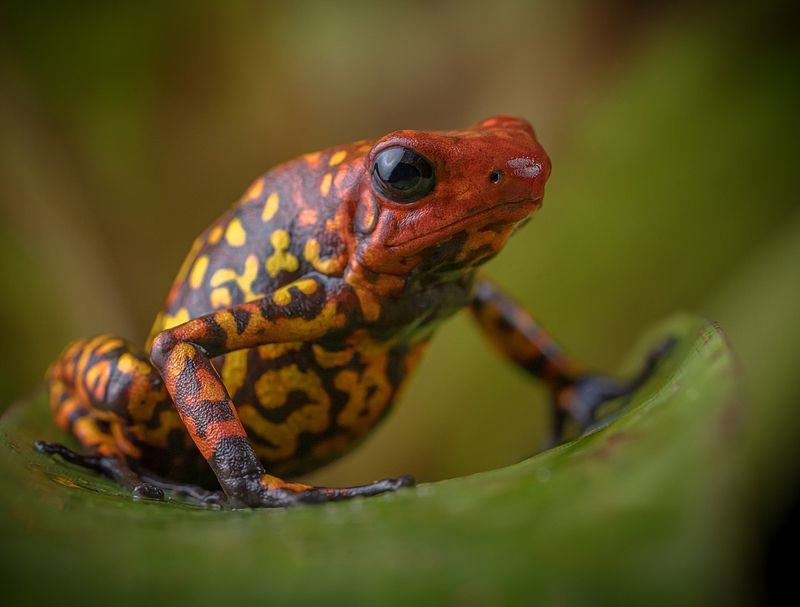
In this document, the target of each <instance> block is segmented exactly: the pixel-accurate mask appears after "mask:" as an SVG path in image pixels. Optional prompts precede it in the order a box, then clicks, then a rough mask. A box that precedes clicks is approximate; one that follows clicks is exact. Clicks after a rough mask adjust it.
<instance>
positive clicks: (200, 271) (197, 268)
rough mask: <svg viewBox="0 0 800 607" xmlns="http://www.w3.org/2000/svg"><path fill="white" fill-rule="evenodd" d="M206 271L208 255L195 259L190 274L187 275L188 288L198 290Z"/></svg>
mask: <svg viewBox="0 0 800 607" xmlns="http://www.w3.org/2000/svg"><path fill="white" fill-rule="evenodd" d="M207 269H208V255H201V256H200V257H198V258H197V261H195V262H194V267H192V272H191V274H189V286H191V287H192V288H193V289H198V288H199V287H200V285H202V284H203V279H204V278H205V276H206V270H207Z"/></svg>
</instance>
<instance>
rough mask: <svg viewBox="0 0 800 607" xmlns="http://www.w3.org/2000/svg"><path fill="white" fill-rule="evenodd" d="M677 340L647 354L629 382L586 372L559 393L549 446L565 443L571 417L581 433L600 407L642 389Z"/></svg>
mask: <svg viewBox="0 0 800 607" xmlns="http://www.w3.org/2000/svg"><path fill="white" fill-rule="evenodd" d="M676 343H677V340H676V339H675V338H674V337H669V338H668V339H666V340H664V341H663V342H662V343H661V344H659V345H658V346H657V347H656V348H654V349H653V350H652V351H651V352H650V353H649V354H648V355H647V357H646V358H645V361H644V364H643V365H642V368H641V369H640V370H639V373H637V374H636V376H634V377H633V378H632V379H630V380H628V381H620V380H618V379H614V378H611V377H606V376H603V375H584V376H582V377H580V378H579V379H577V380H576V381H575V382H573V383H571V384H568V385H567V386H565V387H564V388H562V389H561V390H560V391H559V392H557V393H556V395H555V407H554V409H555V414H554V416H553V429H552V435H551V436H550V440H549V442H548V446H551V447H552V446H555V445H558V444H559V443H560V442H561V439H562V435H563V431H564V425H565V423H566V421H567V419H572V420H573V421H574V422H575V425H576V426H577V429H578V433H579V434H583V433H585V432H587V431H588V430H590V429H592V428H593V427H594V425H595V422H596V419H597V411H598V409H600V407H602V406H603V405H604V404H606V403H607V402H609V401H612V400H615V399H618V398H623V397H625V398H628V397H630V396H631V395H632V394H633V393H634V392H636V390H638V389H639V388H641V387H642V386H643V385H644V384H645V383H646V382H647V381H648V380H649V379H650V378H651V377H652V375H653V373H654V372H655V370H656V368H657V367H658V365H659V363H660V362H661V361H662V360H664V359H665V358H666V357H667V356H668V355H669V354H670V352H672V350H673V349H674V347H675V344H676Z"/></svg>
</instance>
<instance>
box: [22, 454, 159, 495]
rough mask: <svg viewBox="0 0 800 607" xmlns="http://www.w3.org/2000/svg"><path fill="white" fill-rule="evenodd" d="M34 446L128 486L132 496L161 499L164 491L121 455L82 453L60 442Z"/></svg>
mask: <svg viewBox="0 0 800 607" xmlns="http://www.w3.org/2000/svg"><path fill="white" fill-rule="evenodd" d="M34 447H36V450H37V451H39V452H40V453H45V454H47V455H59V456H60V457H61V459H63V460H64V461H66V462H69V463H70V464H75V465H76V466H82V467H84V468H88V469H90V470H94V471H95V472H99V473H100V474H104V475H105V476H108V477H111V478H113V479H114V480H115V481H117V482H118V483H119V484H121V485H123V486H124V487H128V488H129V489H130V490H131V492H132V493H133V497H138V498H144V499H151V500H163V499H164V492H163V491H162V490H161V489H160V488H159V487H157V486H156V485H154V484H152V483H148V482H145V481H144V480H143V479H142V478H141V477H140V476H139V475H138V474H136V472H134V471H133V470H131V468H130V466H129V465H128V463H127V462H126V461H125V460H124V459H123V458H121V457H117V456H113V455H82V454H80V453H75V452H74V451H73V450H72V449H69V448H67V447H65V446H64V445H62V444H60V443H48V442H45V441H36V442H35V443H34Z"/></svg>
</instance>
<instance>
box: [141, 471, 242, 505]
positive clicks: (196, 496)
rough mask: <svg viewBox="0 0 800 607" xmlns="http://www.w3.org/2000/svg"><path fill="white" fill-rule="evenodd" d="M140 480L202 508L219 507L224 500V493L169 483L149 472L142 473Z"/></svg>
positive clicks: (197, 486) (169, 481) (185, 484)
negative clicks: (194, 502) (201, 505)
mask: <svg viewBox="0 0 800 607" xmlns="http://www.w3.org/2000/svg"><path fill="white" fill-rule="evenodd" d="M141 478H142V480H144V481H145V482H147V484H149V485H153V486H154V487H158V488H159V489H163V490H164V491H171V492H173V493H175V494H176V495H178V496H181V497H188V498H189V499H190V500H192V501H197V502H200V503H201V504H203V505H204V506H212V507H220V506H222V504H224V503H225V500H226V497H225V493H223V492H222V491H219V490H217V491H213V490H211V489H206V488H204V487H200V486H199V485H191V484H188V483H180V482H177V481H171V480H169V479H166V478H162V477H160V476H156V475H155V474H152V473H151V472H142V473H141Z"/></svg>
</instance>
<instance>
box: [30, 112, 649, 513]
mask: <svg viewBox="0 0 800 607" xmlns="http://www.w3.org/2000/svg"><path fill="white" fill-rule="evenodd" d="M549 175H550V160H549V159H548V157H547V155H546V153H545V152H544V150H543V149H542V147H541V145H540V144H539V143H538V141H537V139H536V136H535V134H534V130H533V128H532V127H531V125H530V124H529V123H528V122H526V121H525V120H522V119H519V118H514V117H510V116H502V115H501V116H495V117H492V118H489V119H487V120H484V121H482V122H480V123H478V124H475V125H473V126H470V127H469V128H467V129H464V130H457V131H446V132H423V131H413V130H402V131H396V132H393V133H390V134H388V135H386V136H384V137H382V138H380V139H377V140H373V141H367V140H363V141H357V142H355V143H352V144H350V145H342V146H336V147H333V148H330V149H328V150H325V151H322V152H315V153H310V154H305V155H304V156H301V157H299V158H297V159H295V160H292V161H289V162H286V163H285V164H282V165H280V166H278V167H276V168H273V169H272V170H270V171H268V172H267V173H265V174H264V175H262V176H261V177H259V178H258V179H256V181H255V182H253V184H252V185H250V187H249V188H248V189H247V191H246V192H245V193H244V195H243V196H242V197H241V199H240V200H239V201H238V202H236V203H235V204H234V205H233V206H232V208H230V209H229V210H227V211H226V212H225V213H224V214H223V215H222V216H221V217H220V218H219V219H217V220H216V221H214V222H213V223H212V224H211V225H210V226H209V227H208V228H207V229H206V230H205V231H204V232H203V233H202V234H201V235H200V236H199V237H198V238H197V239H196V240H195V241H194V244H193V245H192V247H191V250H190V251H189V254H188V256H187V258H186V260H185V262H184V263H183V265H182V267H181V269H180V271H179V272H178V275H177V277H176V278H175V280H174V283H173V284H172V287H171V290H170V291H169V295H168V297H167V301H166V305H165V306H164V308H163V310H162V311H161V312H160V313H159V314H158V316H157V318H156V320H155V323H154V325H153V328H152V331H151V334H150V338H149V339H148V341H147V343H146V345H145V346H144V348H139V347H137V346H135V345H134V344H132V343H130V342H128V341H126V340H124V339H121V338H119V337H116V336H113V335H101V336H99V337H94V338H92V339H82V340H79V341H76V342H74V343H72V344H71V345H69V346H68V347H67V348H66V349H65V351H64V352H63V353H62V354H61V356H60V358H58V360H57V361H56V362H55V363H53V365H52V366H51V367H50V369H49V371H48V376H47V377H48V382H49V390H50V404H51V409H52V413H53V416H54V418H55V421H56V423H57V424H58V426H59V427H60V428H62V429H63V430H65V431H68V432H70V433H71V434H72V435H74V436H75V438H77V440H78V441H79V442H80V443H81V444H82V445H83V446H84V447H85V448H86V450H87V451H88V452H89V453H88V454H79V453H76V452H74V451H71V450H69V449H67V448H66V447H64V446H63V445H60V444H58V443H46V442H43V441H39V442H37V443H36V447H37V448H38V449H39V451H41V452H44V453H48V454H58V455H60V456H61V457H62V458H63V459H65V460H67V461H69V462H72V463H74V464H79V465H82V466H86V467H89V468H92V469H95V470H97V471H99V472H101V473H103V474H106V475H108V476H110V477H112V478H114V479H116V480H117V481H118V482H120V483H122V484H123V485H124V486H126V487H128V488H129V489H130V490H131V491H132V493H133V495H134V496H138V497H145V498H153V499H163V498H164V495H165V490H167V491H174V492H177V493H178V494H182V495H186V496H191V497H192V498H196V499H199V500H202V501H203V502H204V503H208V504H217V505H218V506H220V507H229V508H242V507H253V508H258V507H282V506H289V505H293V504H298V503H316V502H327V501H332V500H342V499H349V498H353V497H356V496H369V495H375V494H379V493H384V492H387V491H394V490H397V489H399V488H401V487H407V486H411V485H413V484H414V480H413V479H412V478H411V477H409V476H405V477H400V478H394V479H385V480H380V481H376V482H373V483H369V484H366V485H361V486H357V487H343V488H328V487H315V486H309V485H305V484H301V483H296V482H289V481H287V480H283V479H284V478H290V477H292V476H294V475H297V474H301V473H304V472H308V471H310V470H313V469H315V468H318V467H319V466H322V465H324V464H326V463H327V462H330V461H331V460H333V459H335V458H338V457H340V456H341V455H343V454H344V453H347V452H348V451H350V450H351V449H352V448H353V447H354V446H356V445H357V444H358V443H359V442H360V441H361V440H362V439H363V438H364V437H365V435H366V434H367V433H368V432H369V431H370V430H372V429H373V428H374V427H375V426H376V425H377V424H378V422H380V421H381V419H383V418H384V416H385V415H386V413H387V412H388V411H389V409H390V407H391V405H392V403H393V402H394V401H395V400H396V398H397V395H398V394H399V392H400V391H401V389H402V386H403V384H404V383H405V381H406V380H407V379H408V377H409V375H410V374H411V372H412V371H413V370H414V368H415V367H416V365H417V362H418V361H419V359H420V356H421V355H422V353H423V351H424V349H425V347H426V345H427V344H428V342H429V340H430V339H431V336H432V334H433V333H434V331H435V330H436V328H437V327H438V326H439V324H440V323H441V322H442V321H443V320H445V319H446V318H448V317H450V316H452V315H453V314H454V313H455V312H458V311H459V310H461V309H462V308H468V309H470V310H471V312H472V314H473V315H474V318H475V320H476V321H477V323H478V324H479V325H480V327H481V328H482V329H483V330H484V331H485V332H486V333H487V335H488V336H489V338H490V340H491V341H492V342H494V344H495V345H496V346H497V347H498V348H499V350H500V351H501V352H503V353H505V355H506V356H508V357H509V358H510V359H511V360H512V361H514V362H515V363H516V364H517V365H519V366H520V367H521V368H522V369H524V370H525V371H527V372H528V373H529V374H531V375H534V376H537V377H539V378H541V379H542V380H543V381H544V382H545V383H546V384H547V385H548V386H549V388H550V389H551V391H552V394H553V402H554V408H553V410H554V413H553V429H552V436H553V437H555V438H558V437H560V436H561V435H562V427H563V425H564V423H565V420H567V419H569V418H571V419H573V420H574V422H575V423H576V424H577V426H578V428H579V429H581V430H585V429H586V428H587V427H588V426H589V425H590V424H591V423H593V420H594V418H595V412H596V411H597V409H598V407H599V406H600V405H602V404H603V403H604V402H606V401H608V400H610V399H614V398H617V397H620V396H623V395H627V394H630V393H631V392H632V391H633V390H635V389H636V388H637V387H638V386H640V385H641V384H642V383H643V382H644V381H645V380H646V379H647V378H648V377H649V376H650V374H651V373H652V371H653V369H654V368H655V365H656V364H657V362H658V360H659V359H660V358H661V357H663V355H664V353H665V348H660V349H657V350H656V351H654V352H653V353H651V355H650V356H649V357H648V358H647V360H646V361H645V364H644V365H643V368H642V369H641V371H640V372H639V373H638V375H637V376H636V377H634V378H633V379H630V380H628V381H622V380H616V379H613V378H610V377H606V376H603V375H597V374H590V373H587V372H586V371H584V370H583V368H582V367H581V366H580V365H578V364H577V363H576V362H575V361H574V360H573V359H572V358H571V357H569V356H567V355H566V354H565V353H564V352H563V351H562V350H561V348H559V347H558V346H557V345H556V344H555V342H554V341H553V340H552V339H551V338H550V337H549V336H548V335H547V334H546V333H545V332H544V330H543V329H542V328H541V327H540V326H539V325H538V324H537V323H536V321H534V319H533V318H532V317H531V315H529V314H528V313H527V312H526V311H525V310H524V309H523V308H521V307H520V306H518V305H517V304H516V303H514V301H513V300H512V299H511V298H509V297H508V296H507V295H505V294H504V293H503V292H502V291H501V290H500V289H499V288H498V287H497V286H496V285H495V284H494V283H492V282H491V281H490V280H489V279H488V278H486V277H484V276H482V275H480V273H479V272H478V268H479V266H480V265H481V264H483V263H484V262H485V261H487V260H489V259H490V258H492V257H494V256H495V255H496V254H497V253H498V252H499V251H500V249H502V247H503V245H504V244H505V243H506V241H507V240H508V238H509V237H510V236H511V235H512V234H513V233H514V232H515V231H517V229H518V228H519V227H520V226H522V225H523V224H524V223H526V221H527V220H528V219H529V218H530V216H531V215H532V214H533V213H534V212H535V211H536V210H537V209H539V208H540V207H541V205H542V197H543V195H544V187H545V182H546V181H547V178H548V176H549Z"/></svg>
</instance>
